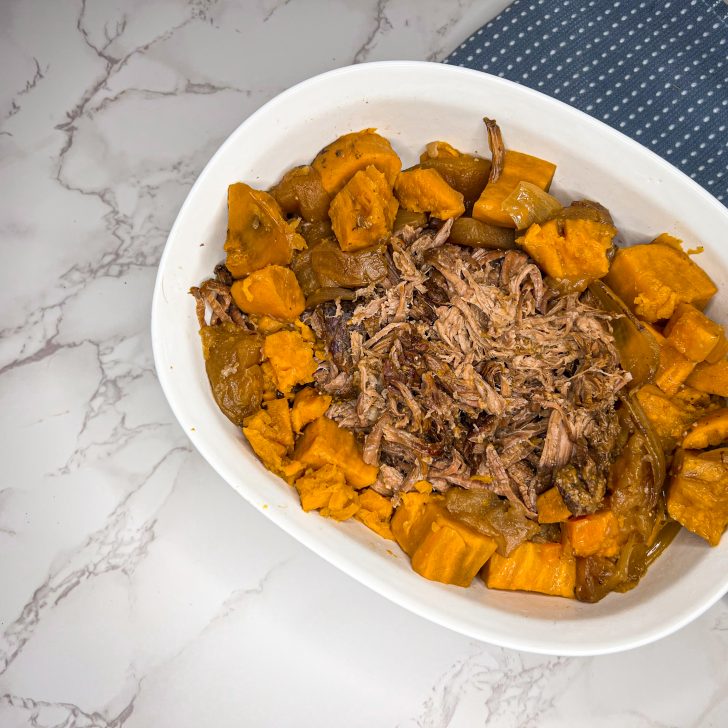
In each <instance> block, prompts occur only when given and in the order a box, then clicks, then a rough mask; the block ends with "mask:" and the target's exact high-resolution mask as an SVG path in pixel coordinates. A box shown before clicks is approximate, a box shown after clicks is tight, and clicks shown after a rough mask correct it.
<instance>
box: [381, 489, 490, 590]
mask: <svg viewBox="0 0 728 728" xmlns="http://www.w3.org/2000/svg"><path fill="white" fill-rule="evenodd" d="M442 500H443V499H442V496H433V495H431V494H429V493H414V492H410V493H405V494H404V495H403V496H402V500H401V502H400V505H399V506H398V507H397V510H396V511H395V513H394V516H393V517H392V525H391V528H392V534H393V535H394V538H395V540H396V541H397V543H398V544H399V545H400V547H401V548H402V550H403V551H404V552H405V553H406V554H407V555H408V556H409V557H410V558H411V559H412V568H413V569H414V570H415V571H416V572H417V573H418V574H420V576H424V577H425V578H426V579H431V580H433V581H440V582H443V583H445V584H455V585H457V586H469V585H470V582H471V581H472V580H473V579H474V578H475V575H476V574H477V573H478V572H479V571H480V569H482V568H483V565H484V564H485V562H486V561H487V560H488V559H489V558H490V556H491V555H492V554H493V552H494V551H495V550H496V548H497V544H496V542H495V540H494V539H492V538H490V537H489V536H486V535H484V534H482V533H478V532H477V531H475V530H474V529H472V528H470V527H469V526H467V525H466V524H464V523H462V522H461V521H459V520H457V519H456V518H455V517H454V516H452V515H451V514H450V513H448V511H447V510H446V509H445V508H444V507H443V505H442Z"/></svg>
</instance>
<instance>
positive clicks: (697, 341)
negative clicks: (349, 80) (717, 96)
mask: <svg viewBox="0 0 728 728" xmlns="http://www.w3.org/2000/svg"><path fill="white" fill-rule="evenodd" d="M486 128H487V133H488V138H489V143H490V147H491V160H486V159H482V158H479V157H476V156H474V155H471V154H467V153H463V152H460V151H458V150H457V149H455V148H454V147H452V146H451V145H450V144H448V143H446V142H442V141H436V142H431V143H429V144H427V145H426V147H425V151H424V152H423V155H422V157H421V159H420V162H419V164H417V165H415V166H414V167H412V168H410V169H408V170H404V171H402V170H401V162H400V160H399V157H398V156H397V154H396V153H395V151H394V150H393V148H392V147H391V145H390V143H389V142H388V141H387V140H386V139H385V138H384V137H382V136H380V135H379V134H377V133H376V131H375V130H373V129H366V130H363V131H361V132H356V133H352V134H347V135H345V136H343V137H340V138H339V139H337V140H335V141H334V142H333V143H332V144H330V145H329V146H328V147H326V148H325V149H324V150H322V151H321V152H320V153H319V155H317V157H316V158H315V159H314V160H313V161H312V163H311V164H310V165H306V166H303V167H298V168H295V169H293V170H291V171H289V172H287V173H286V174H285V175H284V177H283V178H282V179H281V181H280V183H279V184H277V185H276V186H275V187H273V188H272V189H271V190H269V191H268V192H264V191H260V190H255V189H253V188H251V187H249V186H248V185H245V184H243V183H235V184H233V185H231V187H230V189H229V191H228V215H229V223H228V235H227V240H226V242H225V250H226V252H227V258H226V261H225V263H224V264H221V265H219V266H218V267H217V268H216V271H215V273H216V275H215V278H213V279H210V280H208V281H205V282H204V283H202V284H201V285H200V286H199V287H196V288H193V289H192V292H193V294H194V295H195V297H196V299H197V307H198V318H199V320H200V325H201V336H202V341H203V352H204V356H205V361H206V367H207V373H208V377H209V378H210V383H211V386H212V391H213V395H214V396H215V399H216V401H217V403H218V405H219V406H220V408H221V410H222V411H223V412H224V413H225V414H226V416H227V417H228V418H229V419H230V420H231V421H232V422H234V423H235V424H236V425H238V426H240V427H242V429H243V432H244V434H245V436H246V438H247V440H248V442H249V443H250V445H251V447H252V448H253V450H254V451H255V453H256V454H257V455H258V457H259V458H260V459H261V461H262V462H263V463H264V464H265V466H266V467H267V468H269V469H270V470H271V471H273V472H274V473H276V474H277V475H279V476H280V477H282V478H284V479H285V480H286V481H287V482H289V483H290V484H291V485H293V486H294V487H295V488H296V490H297V491H298V493H299V495H300V499H301V504H302V506H303V508H304V509H305V510H318V511H319V513H321V515H324V516H328V517H331V518H334V519H338V520H345V519H348V518H352V517H353V518H356V519H358V520H360V521H361V522H363V523H364V524H365V525H366V526H368V527H369V528H371V529H372V530H373V531H375V532H376V533H378V534H379V535H381V536H382V537H384V538H393V539H394V540H396V541H397V543H398V544H399V545H400V546H401V548H402V549H403V550H404V551H405V552H406V553H407V554H408V555H409V556H410V558H411V561H412V566H413V568H414V569H415V570H416V571H417V572H418V573H420V574H422V575H423V576H425V577H427V578H430V579H435V580H438V581H443V582H446V583H452V584H457V585H461V586H467V585H468V584H470V583H471V582H472V580H473V578H475V577H476V575H477V574H479V573H480V574H482V575H483V578H484V579H485V582H486V584H487V585H488V586H490V587H492V588H498V589H522V590H527V591H537V592H541V593H545V594H552V595H559V596H564V597H576V598H577V599H580V600H583V601H597V600H598V599H600V598H602V597H603V596H604V595H606V594H607V593H609V592H610V591H624V590H626V589H629V588H632V587H633V586H635V585H636V584H637V582H638V581H639V579H640V578H641V576H642V575H643V574H644V573H645V570H646V569H647V567H648V566H649V564H650V563H651V562H652V561H653V560H654V559H655V558H656V557H657V555H659V553H661V551H662V550H664V548H665V547H666V545H667V544H668V543H669V542H670V540H671V539H672V538H673V537H674V535H675V533H676V532H677V530H678V528H679V524H682V525H684V526H686V527H687V528H688V529H690V530H692V531H694V532H695V533H697V534H699V535H701V536H702V537H703V538H705V539H706V540H707V541H708V542H709V543H711V544H715V543H717V541H718V539H719V538H720V535H721V534H722V532H723V530H724V529H725V526H726V524H728V450H724V449H722V448H718V449H710V450H707V451H706V448H715V447H716V446H719V445H721V444H722V443H723V442H724V440H725V439H726V437H727V436H728V410H725V408H724V404H725V403H724V401H723V399H722V398H723V397H725V396H726V395H728V385H726V384H725V382H727V381H728V361H726V359H725V356H726V353H727V352H728V342H726V338H725V336H724V333H723V330H722V327H720V326H719V325H718V324H716V323H715V322H713V321H711V320H710V319H709V318H708V317H707V316H705V314H704V313H702V309H703V308H704V307H705V306H706V305H707V303H708V301H709V300H710V298H711V297H712V296H713V295H714V294H715V293H716V287H715V285H714V284H713V282H712V281H711V280H710V278H709V277H708V276H707V274H706V273H705V272H704V271H703V270H702V269H701V268H700V267H699V266H698V265H697V264H696V263H695V262H694V261H693V260H692V259H691V257H690V256H689V255H688V254H686V253H685V252H683V250H682V249H681V247H680V244H679V241H676V240H675V239H673V238H670V236H667V235H662V236H660V237H659V238H657V239H656V240H655V241H653V242H651V243H649V244H645V245H638V246H633V247H631V248H624V247H619V246H618V245H617V244H616V242H615V240H616V238H617V236H618V232H617V229H616V228H615V227H614V224H613V221H612V218H611V216H610V214H609V212H608V211H607V210H606V209H605V208H604V207H602V206H601V205H599V204H598V203H595V202H591V201H588V200H579V201H574V202H572V203H571V204H569V205H566V206H563V205H562V204H561V202H560V201H559V200H557V199H556V198H554V197H553V196H552V195H550V194H549V192H548V190H549V186H550V183H551V180H552V178H553V176H554V173H555V171H556V167H555V165H554V164H552V163H551V162H549V161H546V160H541V159H538V158H536V157H533V156H531V155H528V154H525V153H521V152H518V151H513V150H508V149H506V148H505V145H504V143H503V139H502V136H501V133H500V129H499V128H498V126H497V124H495V122H493V121H491V120H486Z"/></svg>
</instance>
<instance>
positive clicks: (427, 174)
mask: <svg viewBox="0 0 728 728" xmlns="http://www.w3.org/2000/svg"><path fill="white" fill-rule="evenodd" d="M394 193H395V195H396V196H397V199H398V200H399V204H400V205H402V207H404V208H405V209H406V210H411V211H412V212H429V213H430V214H431V215H434V216H435V217H439V218H440V219H441V220H448V219H449V218H451V217H460V215H462V214H463V213H464V212H465V204H464V202H463V196H462V194H461V193H460V192H457V191H456V190H454V189H453V188H452V187H450V185H449V184H448V183H447V182H445V180H444V179H443V178H442V177H441V176H440V173H439V172H438V171H437V170H434V169H418V168H417V167H413V168H412V169H407V170H405V171H404V172H400V173H399V174H398V175H397V179H396V181H395V183H394Z"/></svg>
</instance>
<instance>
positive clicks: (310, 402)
mask: <svg viewBox="0 0 728 728" xmlns="http://www.w3.org/2000/svg"><path fill="white" fill-rule="evenodd" d="M330 404H331V395H328V394H319V393H318V392H317V391H316V390H315V389H314V388H313V387H304V388H303V389H301V390H299V391H298V392H296V396H295V397H294V398H293V409H292V411H291V423H292V425H293V429H294V430H295V431H296V432H300V431H301V430H302V429H303V428H304V427H305V426H306V425H307V424H308V423H309V422H313V421H314V420H316V419H318V418H319V417H321V415H323V414H324V413H325V412H326V410H327V409H328V408H329V405H330Z"/></svg>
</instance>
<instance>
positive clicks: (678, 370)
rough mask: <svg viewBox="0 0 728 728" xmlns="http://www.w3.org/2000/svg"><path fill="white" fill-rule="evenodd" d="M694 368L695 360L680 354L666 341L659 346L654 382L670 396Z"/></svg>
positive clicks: (675, 392)
mask: <svg viewBox="0 0 728 728" xmlns="http://www.w3.org/2000/svg"><path fill="white" fill-rule="evenodd" d="M693 369H695V362H694V361H691V360H690V359H688V358H687V357H686V356H685V355H684V354H681V353H680V352H679V351H678V350H677V349H675V348H673V347H672V346H670V344H668V343H667V342H666V343H665V344H663V345H662V346H661V347H660V366H659V367H658V368H657V373H656V374H655V384H656V385H657V386H658V387H659V388H660V389H661V390H662V391H663V392H664V393H665V394H666V395H667V396H668V397H672V396H673V395H674V394H677V391H678V390H679V389H680V387H681V386H682V385H683V383H684V382H685V380H686V379H687V378H688V377H689V376H690V374H691V372H692V371H693Z"/></svg>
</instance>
